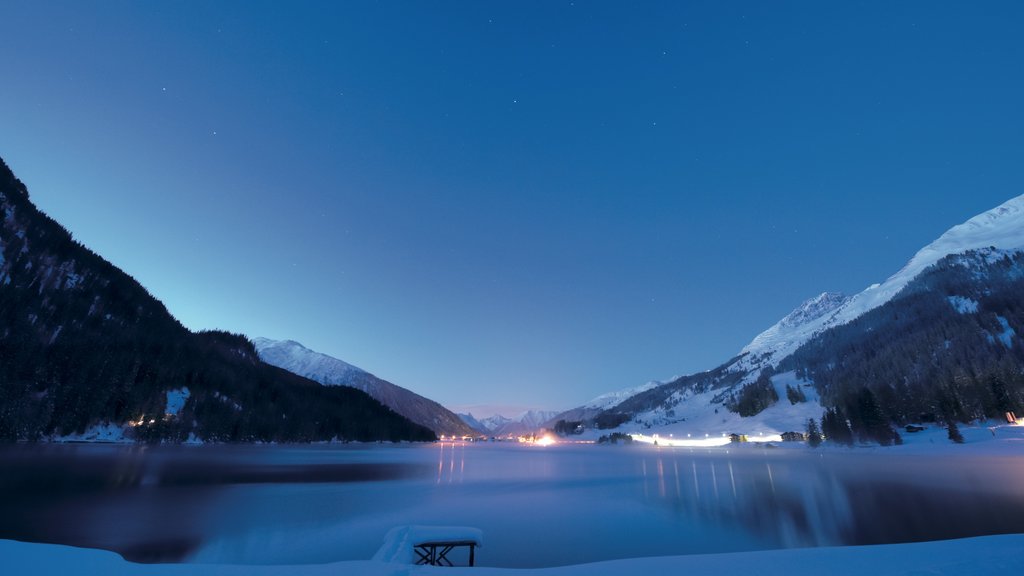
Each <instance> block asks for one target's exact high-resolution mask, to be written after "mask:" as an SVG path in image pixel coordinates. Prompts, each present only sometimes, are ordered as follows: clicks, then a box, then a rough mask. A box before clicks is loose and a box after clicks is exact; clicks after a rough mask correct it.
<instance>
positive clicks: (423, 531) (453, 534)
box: [373, 526, 484, 564]
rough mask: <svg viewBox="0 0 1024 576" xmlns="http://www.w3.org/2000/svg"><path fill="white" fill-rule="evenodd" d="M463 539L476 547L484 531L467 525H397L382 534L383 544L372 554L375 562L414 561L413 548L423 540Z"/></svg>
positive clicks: (410, 562) (481, 543) (409, 562)
mask: <svg viewBox="0 0 1024 576" xmlns="http://www.w3.org/2000/svg"><path fill="white" fill-rule="evenodd" d="M442 541H448V542H453V541H465V542H473V543H475V544H476V546H478V547H483V545H484V533H483V531H482V530H480V529H479V528H471V527H469V526H398V527H397V528H392V529H391V530H390V531H388V533H387V535H386V536H384V544H382V545H381V547H380V549H379V550H377V553H376V554H374V555H373V560H374V561H376V562H396V563H399V564H412V563H413V562H415V555H414V554H413V548H414V547H415V546H416V545H418V544H423V543H425V542H442Z"/></svg>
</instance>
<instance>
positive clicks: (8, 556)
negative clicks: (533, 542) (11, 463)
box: [0, 534, 1024, 576]
mask: <svg viewBox="0 0 1024 576" xmlns="http://www.w3.org/2000/svg"><path fill="white" fill-rule="evenodd" d="M1021 550H1024V535H1020V534H1011V535H1001V536H985V537H981V538H967V539H963V540H947V541H939V542H921V543H913V544H889V545H883V546H850V547H832V548H797V549H789V550H771V551H763V552H741V553H733V554H706V555H692V556H664V557H655V558H633V559H626V560H613V561H608V562H597V563H593V564H578V565H573V566H560V567H552V568H538V569H525V570H524V569H503V568H480V567H476V568H459V569H458V572H459V573H460V574H476V575H479V576H621V575H630V574H715V575H716V576H749V575H750V574H757V575H758V576H793V575H798V574H829V575H830V576H847V575H849V576H860V575H862V574H867V573H870V574H872V576H912V575H924V574H928V575H932V576H937V575H948V576H992V575H993V574H1014V573H1019V572H1020V571H1021V570H1022V569H1024V555H1022V554H1021V553H1020V552H1021ZM0 558H3V559H4V560H3V564H4V568H5V573H7V574H15V575H19V574H32V575H33V576H50V575H61V576H63V575H74V574H103V575H105V576H136V575H138V576H143V575H145V576H178V575H181V576H185V575H188V576H243V575H245V576H271V575H274V576H328V575H330V576H334V575H336V574H359V575H362V576H404V575H409V576H415V575H420V574H422V575H431V574H438V573H439V571H443V569H439V568H435V567H430V566H408V565H404V564H396V563H390V562H381V561H375V560H370V561H354V562H335V563H331V564H301V565H270V566H251V565H223V564H134V563H131V562H127V561H125V560H123V559H122V558H121V557H120V556H118V555H117V554H114V553H113V552H107V551H103V550H92V549H85V548H73V547H70V546H60V545H56V544H30V543H25V542H15V541H12V540H0Z"/></svg>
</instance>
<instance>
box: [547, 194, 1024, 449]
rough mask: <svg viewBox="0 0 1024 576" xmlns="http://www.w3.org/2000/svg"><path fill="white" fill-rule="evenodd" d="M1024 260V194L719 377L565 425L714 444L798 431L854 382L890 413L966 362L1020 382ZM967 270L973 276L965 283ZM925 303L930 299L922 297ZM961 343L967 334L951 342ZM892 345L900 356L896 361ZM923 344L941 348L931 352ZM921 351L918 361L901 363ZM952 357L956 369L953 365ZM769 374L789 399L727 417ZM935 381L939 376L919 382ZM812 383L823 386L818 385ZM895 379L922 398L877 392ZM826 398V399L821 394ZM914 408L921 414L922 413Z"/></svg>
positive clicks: (753, 347) (833, 299)
mask: <svg viewBox="0 0 1024 576" xmlns="http://www.w3.org/2000/svg"><path fill="white" fill-rule="evenodd" d="M1022 251H1024V196H1019V197H1017V198H1013V199H1011V200H1009V201H1008V202H1006V203H1004V204H1002V205H1001V206H998V207H996V208H994V209H992V210H989V211H987V212H985V213H983V214H980V215H978V216H975V217H974V218H971V219H970V220H968V221H967V222H965V223H963V224H960V225H958V226H954V227H953V228H951V229H950V230H949V231H947V232H946V233H945V234H943V235H942V236H941V237H939V238H938V239H937V240H936V241H934V242H932V243H931V244H929V245H927V246H925V247H924V248H922V249H921V250H919V251H918V252H917V254H915V255H914V256H913V258H911V259H910V261H909V262H908V263H907V264H906V265H905V266H904V267H903V268H902V269H901V270H899V271H898V272H897V273H895V274H893V275H892V276H890V277H889V278H888V279H887V280H885V281H884V282H882V283H880V284H874V285H872V286H869V287H868V288H867V289H865V290H864V291H862V292H860V293H859V294H856V295H854V296H852V297H846V296H844V295H842V294H837V293H831V292H825V293H823V294H821V295H819V296H816V297H814V298H811V299H809V300H807V301H805V302H804V303H803V304H801V305H800V306H798V307H797V308H796V309H795V310H793V312H791V313H790V314H788V315H786V317H785V318H783V319H782V320H780V321H779V322H777V323H776V324H775V325H773V326H771V327H770V328H768V329H767V330H765V331H764V332H762V333H761V334H759V335H757V336H756V337H755V338H754V339H753V340H752V341H751V342H750V344H748V345H747V346H745V347H744V348H743V349H742V350H741V351H740V354H739V355H737V356H736V357H735V358H733V359H731V360H729V361H727V362H726V363H724V364H723V365H721V366H720V367H718V368H716V369H715V370H711V371H709V372H705V373H701V374H694V375H690V376H684V377H681V378H676V379H674V380H671V381H669V382H665V383H653V384H648V385H645V386H644V387H641V389H630V390H624V391H621V392H614V393H610V394H605V395H602V396H600V397H598V399H595V400H594V401H591V402H588V403H586V404H584V405H582V406H580V407H579V408H575V409H573V410H570V411H567V412H565V413H563V414H560V415H559V416H558V418H565V419H582V420H587V421H589V422H591V423H592V424H598V423H600V424H603V426H602V427H612V426H614V425H617V424H619V423H626V425H628V426H636V425H642V426H653V427H662V428H665V427H667V428H666V429H667V430H672V429H675V430H680V431H682V430H685V429H690V428H701V429H702V431H705V430H706V431H707V432H706V433H709V434H713V433H721V432H731V431H736V430H749V431H751V432H754V431H755V430H757V431H760V432H763V433H773V432H779V431H783V430H799V429H802V424H803V423H805V422H806V419H807V418H808V417H809V416H808V415H813V414H814V413H817V415H819V416H820V414H821V411H822V409H823V405H826V406H827V405H830V404H831V405H834V404H836V403H838V402H841V400H842V399H841V396H842V394H843V393H846V392H845V391H844V390H845V389H843V386H852V385H853V384H852V383H857V385H858V386H868V387H870V386H880V387H881V388H882V389H881V393H882V394H883V395H887V394H891V398H889V402H890V403H891V404H892V405H893V406H895V405H897V404H901V405H906V406H910V405H911V403H910V402H905V401H904V402H901V401H897V399H898V398H905V397H907V396H912V395H913V394H917V395H918V396H920V395H922V394H923V395H932V392H931V391H929V390H927V389H926V388H922V387H921V386H924V385H923V384H912V383H913V382H919V381H928V380H929V378H930V379H931V381H937V379H940V376H943V375H947V376H948V374H949V373H950V371H951V370H954V369H959V370H962V369H963V366H962V365H963V364H964V362H968V361H969V360H964V359H963V357H967V358H968V359H971V358H985V362H982V363H981V365H980V366H978V367H977V368H976V369H974V370H973V373H975V374H978V373H985V372H986V370H988V371H991V370H994V369H993V368H991V367H989V368H986V366H988V365H990V364H992V363H994V362H999V363H1000V365H1006V366H1011V367H1012V366H1017V368H1015V369H1008V370H1009V372H1008V373H1009V374H1011V377H1013V376H1012V374H1014V370H1016V372H1015V373H1016V374H1018V375H1019V374H1020V373H1021V371H1022V370H1021V369H1022V368H1024V354H1018V352H1017V349H1018V348H1020V345H1019V343H1017V341H1016V340H1014V338H1015V337H1016V336H1015V335H1016V334H1017V333H1020V330H1021V329H1022V328H1024V327H1022V326H1014V325H1013V322H1014V321H1015V319H1016V318H1017V316H1016V315H1015V312H1014V311H1015V310H1016V309H1017V308H1019V307H1020V306H1024V291H1022V290H1020V289H1018V286H1017V284H1016V282H1017V281H1018V280H1019V277H1020V276H1024V271H1021V272H1020V273H1019V274H1018V271H1017V267H1018V266H1021V265H1022V264H1021V262H1022V261H1024V256H1022V255H1021V252H1022ZM952 255H962V256H952ZM968 269H969V270H970V273H965V270H968ZM923 293H928V295H927V296H917V297H915V295H919V294H923ZM965 313H966V314H968V315H972V318H971V319H969V321H970V322H973V324H964V322H968V319H964V318H954V319H950V315H953V316H964V315H965ZM908 318H910V319H917V320H918V324H908V322H910V320H908ZM923 318H927V319H928V323H925V321H924V320H921V319H923ZM958 322H959V324H958ZM933 326H942V331H944V332H943V333H944V334H945V336H943V337H944V338H946V340H945V341H944V342H943V341H942V340H939V342H938V344H934V345H933V343H932V341H931V340H930V339H935V338H939V336H937V335H935V334H931V333H926V332H927V331H928V330H929V329H930V327H933ZM972 326H975V327H974V328H972ZM933 331H934V330H933ZM958 334H962V335H963V336H962V337H960V338H957V337H954V336H956V335H958ZM979 335H980V336H979ZM986 339H987V340H986ZM986 341H987V342H988V344H985V342H986ZM979 342H980V343H981V344H979ZM992 343H1002V344H1003V346H1002V349H1000V347H999V346H996V347H995V348H986V349H982V348H979V346H987V345H989V344H992ZM894 346H903V349H902V350H900V351H898V352H893V350H894V348H893V347H894ZM926 346H933V348H938V349H939V350H935V349H925V347H926ZM958 347H959V348H958ZM833 349H835V350H839V349H842V350H844V352H843V353H844V354H845V358H852V357H857V358H858V359H859V360H858V361H859V362H860V363H861V365H862V366H868V367H870V370H871V371H872V372H871V374H873V376H869V375H866V374H860V373H859V372H857V368H858V367H856V366H850V365H849V364H848V363H847V362H845V361H844V357H837V356H835V354H831V355H830V350H833ZM919 349H920V350H919ZM798 350H799V351H800V352H801V353H800V354H799V355H798V356H794V353H796V352H797V351H798ZM865 350H867V352H864V351H865ZM918 350H919V351H920V354H921V356H920V358H917V357H915V358H912V359H908V360H903V359H901V358H906V357H907V356H909V355H911V354H912V352H916V351H918ZM876 351H877V352H878V354H875V352H876ZM862 354H863V356H862ZM879 355H880V356H883V357H885V358H886V362H887V364H884V365H882V364H875V363H873V362H876V359H875V358H874V356H879ZM901 355H902V356H901ZM1008 355H1009V356H1008ZM954 356H957V359H956V360H953V359H952V358H953V357H954ZM986 363H987V364H986ZM910 365H913V369H912V370H911V368H908V366H910ZM950 366H959V367H958V368H950ZM900 370H904V371H908V370H909V371H910V372H906V373H904V372H899V371H900ZM765 371H767V372H765ZM839 371H845V372H842V373H843V374H844V375H845V376H844V377H845V378H846V379H847V380H848V381H850V382H851V383H850V384H845V385H844V384H842V383H841V382H838V380H837V379H836V377H835V375H834V372H839ZM763 372H765V373H766V376H765V377H768V378H769V380H766V381H765V382H767V383H768V384H765V386H769V387H771V386H773V387H774V388H775V392H776V395H778V396H779V397H780V398H781V400H780V401H778V402H777V403H775V404H773V405H772V406H770V407H769V408H768V409H766V410H763V411H762V412H761V413H759V414H758V415H757V416H755V417H754V418H741V417H739V416H738V415H737V414H736V413H735V412H732V411H730V410H729V409H728V405H730V403H732V404H733V405H734V404H735V402H736V398H737V394H738V393H740V392H741V391H742V390H744V388H745V387H748V386H750V385H752V384H753V383H754V382H755V381H756V380H757V379H758V377H759V376H760V375H762V373H763ZM929 372H930V373H931V374H932V375H931V376H929V377H924V376H922V374H926V373H929ZM814 377H817V380H818V381H816V382H812V379H813V378H814ZM887 379H889V380H891V381H894V382H902V384H901V386H903V387H907V386H911V385H913V386H918V388H916V389H914V391H913V394H911V392H909V391H908V390H904V389H899V390H897V389H891V390H890V389H889V388H888V386H889V384H887V383H886V384H882V385H878V384H876V383H875V382H876V381H878V380H883V381H885V380H887ZM908 383H909V384H908ZM826 386H831V388H826ZM1021 386H1024V384H1021ZM762 388H764V386H762ZM791 390H792V391H793V392H790V391H791ZM796 391H800V392H802V393H803V394H802V396H803V397H804V398H805V400H804V401H801V402H794V403H790V402H787V401H786V394H787V393H790V394H794V395H796V394H797V392H796ZM821 391H824V392H825V393H826V397H821V396H820V395H819V393H818V392H821ZM1011 392H1012V393H1013V394H1016V392H1013V390H1011ZM989 395H990V396H991V394H989ZM997 395H998V394H997ZM1011 396H1012V394H1011ZM965 401H967V400H965ZM972 401H973V402H974V405H975V406H976V407H978V408H977V410H982V408H984V407H983V406H982V405H983V404H984V403H985V402H989V401H987V400H984V399H983V398H981V397H980V396H979V398H976V399H974V400H972ZM915 408H921V403H919V404H918V405H915ZM924 408H927V406H924ZM988 409H991V406H989V407H988ZM895 411H896V409H895V408H891V409H890V412H895ZM810 417H813V416H810ZM893 417H894V419H899V418H910V417H911V415H899V414H893Z"/></svg>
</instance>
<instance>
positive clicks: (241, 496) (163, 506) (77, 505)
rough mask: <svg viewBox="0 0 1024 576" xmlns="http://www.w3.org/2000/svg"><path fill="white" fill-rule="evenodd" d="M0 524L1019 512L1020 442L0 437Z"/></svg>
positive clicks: (867, 529) (191, 555)
mask: <svg viewBox="0 0 1024 576" xmlns="http://www.w3.org/2000/svg"><path fill="white" fill-rule="evenodd" d="M0 465H2V474H0V510H2V511H3V514H0V538H6V539H15V540H24V541H33V542H55V543H63V544H72V545H78V546H88V547H95V548H104V549H108V550H114V551H116V552H119V553H121V554H122V555H124V556H125V557H126V558H128V559H131V560H135V561H142V562H158V561H159V562H167V561H174V562H225V563H257V564H267V563H318V562H332V561H338V560H365V559H369V558H370V557H371V556H372V555H373V553H374V552H375V551H376V550H377V548H378V547H379V546H380V544H381V543H382V541H383V539H384V535H385V533H386V532H387V531H388V530H389V529H390V528H392V527H394V526H398V525H404V524H429V525H468V526H475V527H478V528H481V529H483V531H484V534H485V545H484V547H483V549H481V550H480V551H479V552H478V555H477V561H478V564H480V565H485V566H503V567H535V566H554V565H563V564H576V563H582V562H593V561H599V560H608V559H615V558H625V557H636V556H657V555H674V554H691V553H710V552H733V551H743V550H759V549H768V548H782V547H795V546H820V545H837V544H873V543H888V542H909V541H919V540H934V539H942V538H957V537H967V536H978V535H986V534H998V533H1011V532H1024V482H1022V479H1024V459H1022V458H1013V457H997V456H957V457H950V456H939V455H905V454H899V453H896V452H884V451H883V452H856V451H813V450H809V449H801V448H798V449H774V450H772V449H764V448H757V447H752V446H740V447H732V448H718V449H711V450H706V449H688V448H658V447H650V446H597V445H555V446H548V447H539V446H522V445H511V444H489V443H483V444H462V443H456V444H452V443H438V444H428V445H358V446H353V445H323V446H182V447H144V446H111V445H82V444H79V445H45V444H43V445H16V446H6V447H0Z"/></svg>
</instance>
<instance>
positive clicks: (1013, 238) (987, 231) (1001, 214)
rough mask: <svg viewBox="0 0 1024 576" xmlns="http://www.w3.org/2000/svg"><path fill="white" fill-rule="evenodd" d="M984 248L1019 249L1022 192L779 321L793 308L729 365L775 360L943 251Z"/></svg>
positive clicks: (876, 299) (879, 300)
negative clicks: (888, 270)
mask: <svg viewBox="0 0 1024 576" xmlns="http://www.w3.org/2000/svg"><path fill="white" fill-rule="evenodd" d="M987 248H995V249H997V250H1005V251H1017V250H1021V249H1024V195H1021V196H1018V197H1016V198H1013V199H1011V200H1009V201H1007V202H1006V203H1004V204H1002V205H1001V206H998V207H996V208H993V209H992V210H989V211H987V212H984V213H982V214H979V215H978V216H975V217H974V218H971V219H970V220H968V221H967V222H964V223H963V224H960V225H957V226H954V227H952V228H950V229H949V230H948V231H947V232H946V233H945V234H943V235H942V236H940V237H939V239H938V240H936V241H934V242H932V243H931V244H929V245H927V246H925V247H924V248H922V249H921V250H919V251H918V252H917V254H915V255H914V257H913V258H911V259H910V261H909V262H908V263H907V264H906V266H904V267H903V268H902V269H901V270H900V271H899V272H897V273H895V274H893V275H892V276H890V277H889V278H888V279H887V280H886V281H885V282H883V283H881V284H874V285H872V286H870V287H868V288H867V289H866V290H864V291H863V292H861V293H859V294H857V295H855V296H853V297H852V298H849V299H848V300H845V301H842V302H841V304H839V305H838V306H837V307H836V308H835V309H833V310H828V309H827V307H825V308H824V310H825V313H823V314H821V315H819V316H816V317H815V316H814V315H808V316H806V321H804V322H803V323H795V324H792V325H787V324H785V323H786V320H787V319H789V318H790V316H793V314H791V315H790V316H787V317H786V318H785V319H783V321H781V322H779V323H778V324H776V325H775V326H772V327H771V328H769V329H768V330H765V331H764V332H762V333H761V334H759V335H758V336H757V337H756V338H754V340H753V341H752V342H751V343H750V344H748V345H747V346H746V347H744V348H743V350H742V351H741V352H743V353H747V357H745V358H744V359H742V360H741V361H740V362H738V363H737V364H736V365H735V366H734V369H745V370H751V369H756V368H758V367H760V366H762V365H763V363H762V359H763V360H764V361H767V362H769V363H770V364H772V365H775V364H777V363H778V362H779V361H780V360H782V359H783V358H785V357H786V356H789V355H790V354H792V353H793V352H795V351H796V349H797V348H799V347H800V346H801V345H802V344H803V343H805V342H807V341H808V340H810V339H811V338H812V337H814V336H815V335H816V334H819V333H821V332H822V331H824V330H826V329H828V328H831V327H833V326H839V325H842V324H846V323H848V322H851V321H853V320H855V319H856V318H858V317H860V316H862V315H863V314H865V313H866V312H869V311H871V310H873V309H875V308H877V307H879V306H881V305H883V304H885V303H886V302H888V301H889V300H891V299H892V298H893V297H894V296H895V295H896V294H897V293H899V291H900V290H902V289H903V287H904V286H906V285H907V284H908V283H909V282H910V281H911V280H913V279H914V278H915V277H916V276H917V275H918V274H920V273H921V272H922V271H924V269H925V268H927V267H929V266H931V265H932V264H935V263H936V262H938V261H939V260H940V259H942V258H943V257H945V256H948V255H950V254H961V253H963V252H967V251H968V250H981V249H987ZM825 296H826V294H823V295H822V296H819V297H818V298H817V299H812V300H811V301H809V302H808V303H813V302H815V301H816V300H818V299H822V298H823V297H825ZM828 302H829V303H839V302H840V300H838V299H836V298H832V299H828ZM808 303H805V304H804V306H807V305H808ZM804 306H801V307H800V308H798V309H797V310H796V311H794V314H796V313H798V312H800V311H801V310H802V309H803V308H804Z"/></svg>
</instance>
